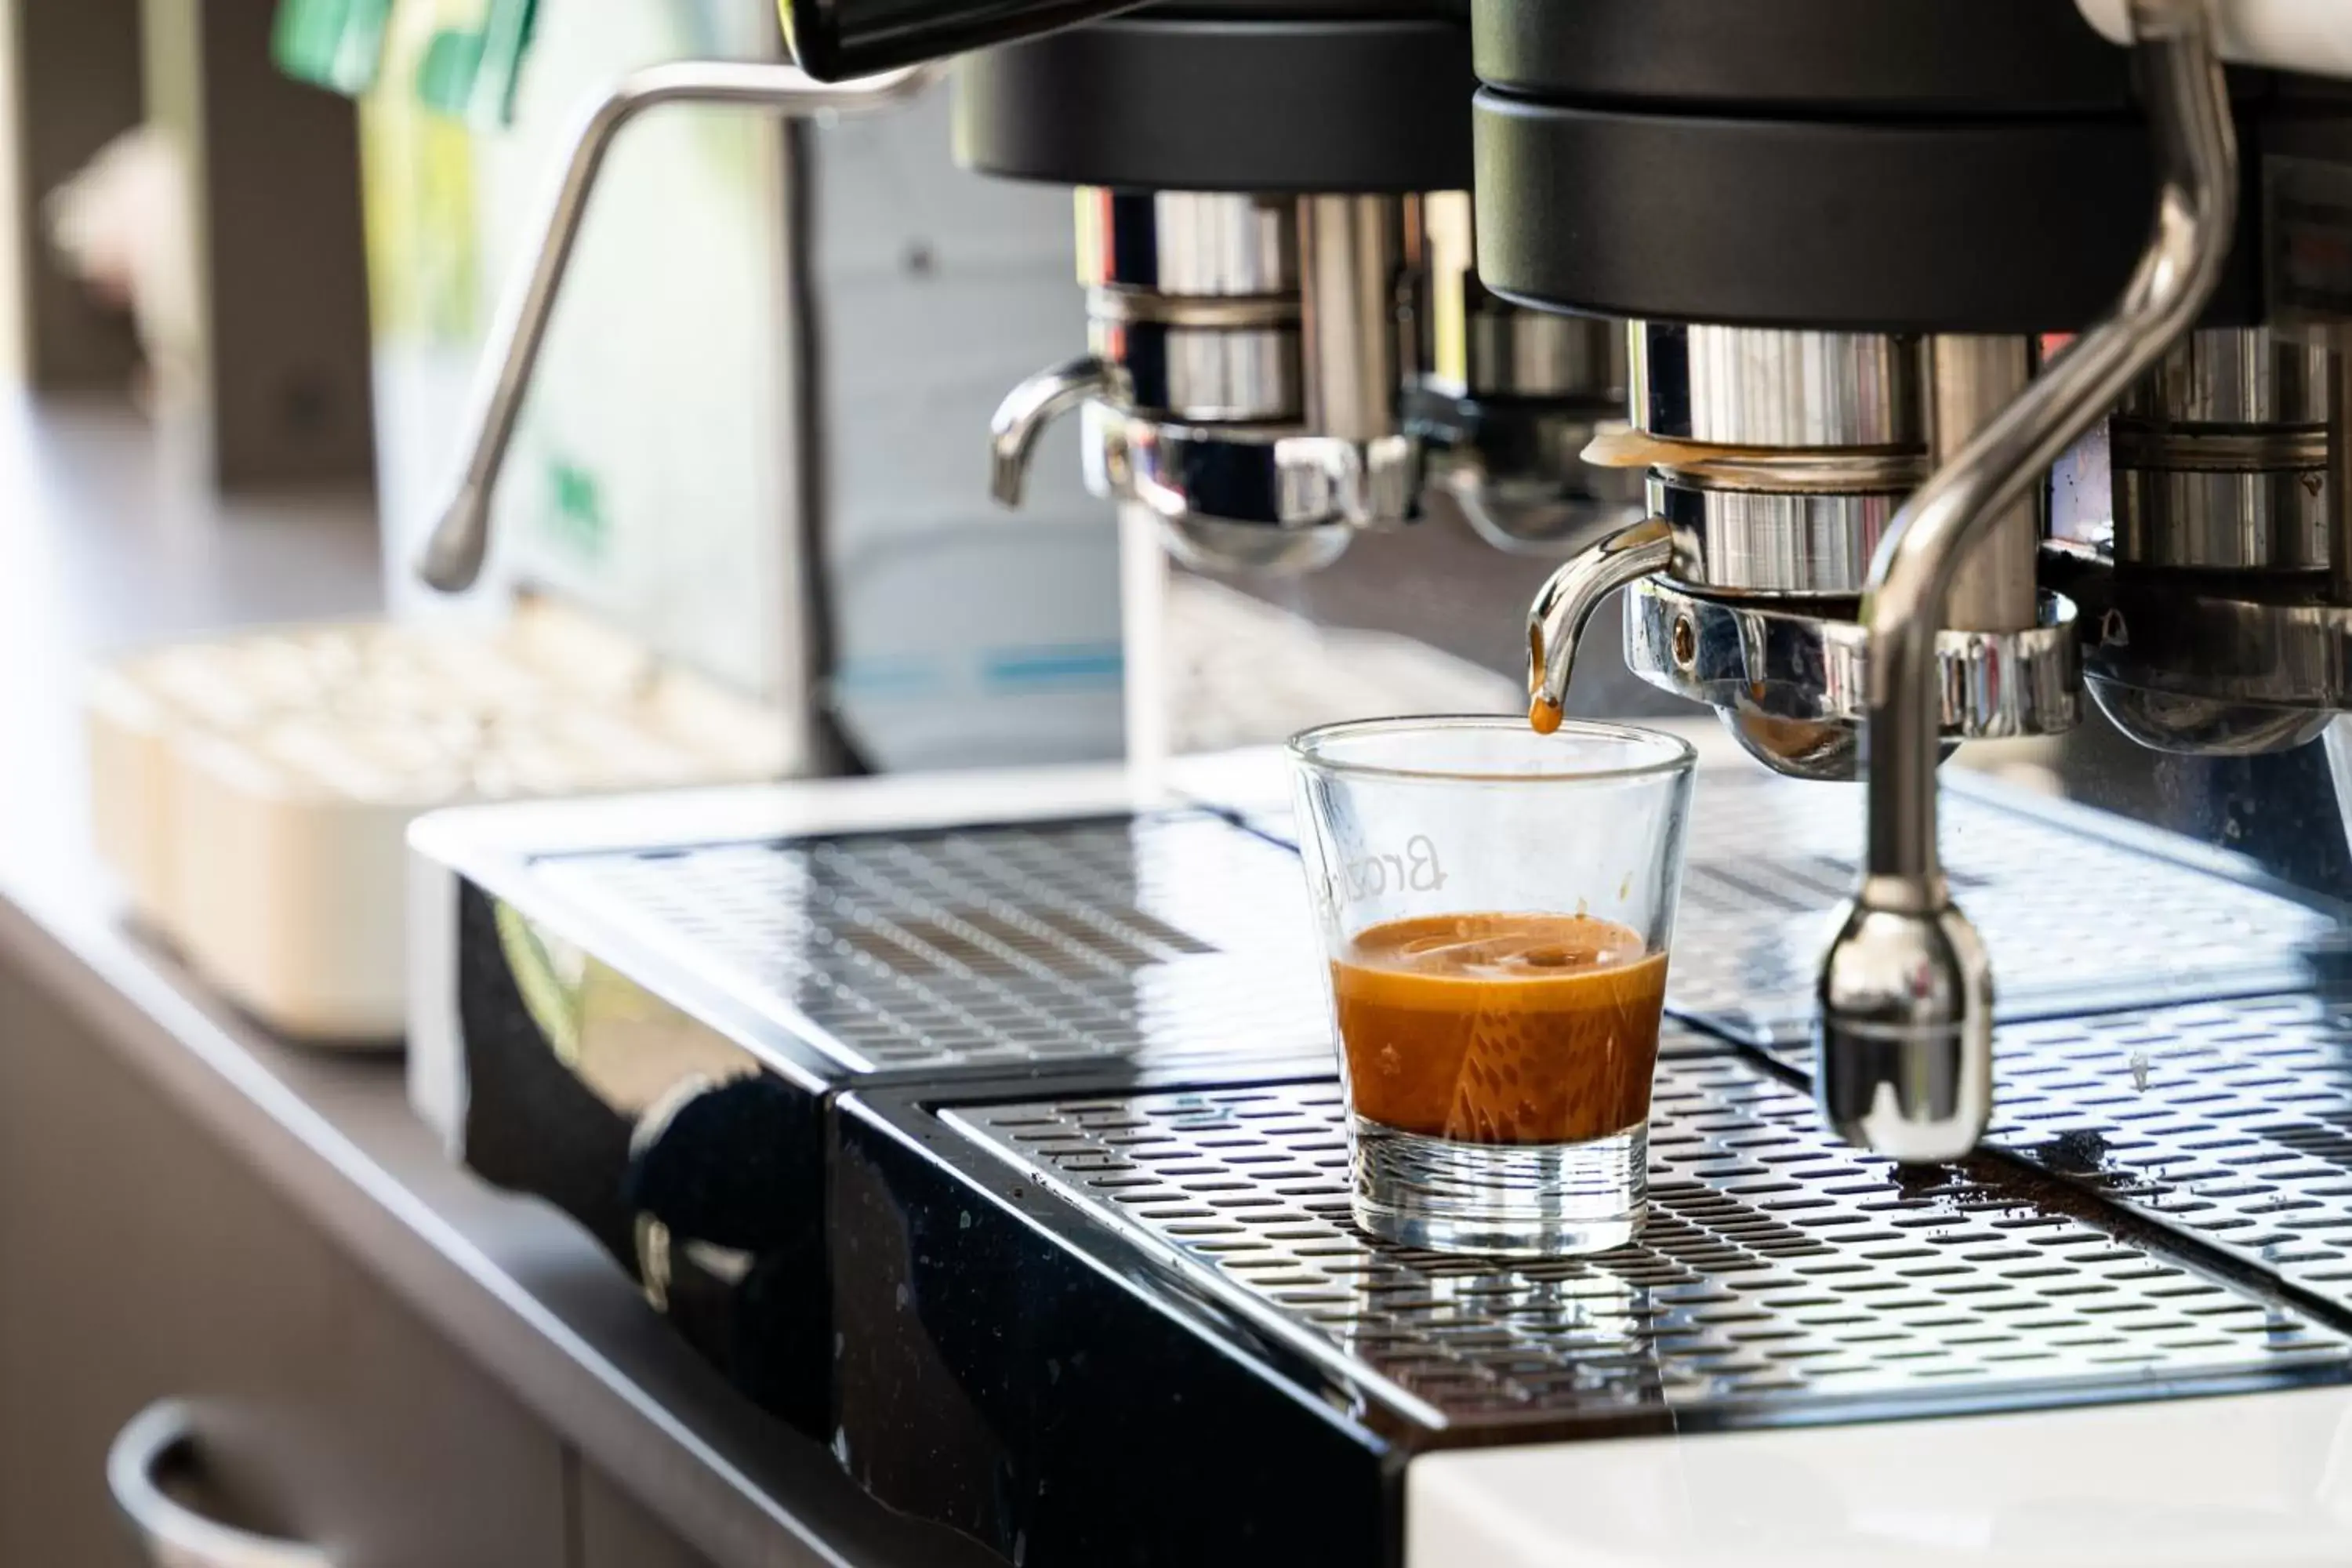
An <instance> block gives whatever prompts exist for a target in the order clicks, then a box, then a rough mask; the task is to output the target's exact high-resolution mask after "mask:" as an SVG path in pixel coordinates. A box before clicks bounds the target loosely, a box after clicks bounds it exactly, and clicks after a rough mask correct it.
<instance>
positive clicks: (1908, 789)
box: [1815, 0, 2238, 1162]
mask: <svg viewBox="0 0 2352 1568" xmlns="http://www.w3.org/2000/svg"><path fill="white" fill-rule="evenodd" d="M2209 4H2210V0H2133V3H2132V7H2131V16H2132V26H2133V37H2134V45H2133V47H2134V51H2135V53H2136V54H2137V57H2138V60H2137V63H2138V65H2139V68H2140V70H2139V77H2140V80H2141V81H2142V82H2143V84H2144V87H2145V91H2146V96H2147V110H2148V118H2149V121H2150V126H2151V129H2152V131H2153V132H2154V135H2155V142H2156V152H2157V164H2158V177H2159V182H2160V183H2159V187H2158V198H2157V209H2156V220H2155V229H2154V233H2153V235H2152V236H2151V237H2150V239H2149V241H2148V244H2147V249H2146V250H2145V252H2144V253H2143V255H2142V257H2141V258H2140V262H2139V265H2138V267H2137V269H2136V270H2135V271H2134V272H2133V274H2132V277H2131V280H2130V282H2129V284H2128V285H2127V286H2126V289H2125V290H2124V293H2123V296H2122V298H2121V299H2120V300H2119V301H2118V302H2117V304H2116V307H2115V309H2114V310H2113V311H2111V312H2110V314H2109V315H2108V316H2107V317H2106V318H2105V320H2104V321H2101V322H2100V323H2099V324H2098V325H2097V326H2096V327H2095V328H2093V329H2092V330H2091V331H2089V332H2087V333H2085V334H2084V336H2083V337H2082V338H2081V339H2080V340H2078V341H2077V342H2075V343H2074V346H2073V347H2071V348H2070V349H2068V350H2067V351H2065V352H2064V353H2062V354H2060V355H2059V356H2058V357H2057V359H2055V360H2054V361H2053V363H2051V364H2050V365H2049V366H2048V367H2047V368H2046V369H2045V370H2044V371H2043V372H2042V374H2041V375H2040V376H2039V377H2037V378H2036V379H2035V380H2033V381H2032V383H2031V384H2029V385H2028V387H2027V389H2026V390H2025V392H2024V393H2023V394H2022V395H2020V396H2019V397H2017V398H2016V399H2015V400H2014V401H2013V402H2011V404H2009V405H2008V406H2007V407H2005V408H2004V409H2002V410H2001V412H2000V414H1999V415H1998V416H1995V417H1994V418H1993V419H1992V420H1991V422H1990V424H1988V425H1986V426H1984V427H1983V428H1982V429H1981V431H1980V432H1979V434H1978V435H1977V437H1975V438H1974V439H1973V440H1971V441H1970V442H1969V444H1968V445H1967V446H1966V447H1963V448H1962V449H1961V451H1960V452H1959V454H1958V457H1956V458H1953V459H1952V460H1951V461H1949V462H1948V463H1946V464H1945V465H1944V466H1943V467H1941V468H1938V469H1937V472H1936V473H1935V474H1934V475H1933V476H1931V477H1930V478H1929V479H1928V480H1927V484H1926V485H1924V486H1923V487H1921V488H1920V489H1919V490H1918V491H1917V492H1916V493H1915V494H1914V495H1913V496H1912V497H1911V499H1910V500H1909V501H1907V502H1906V504H1905V505H1904V507H1903V509H1902V510H1901V512H1900V513H1899V514H1898V515H1897V517H1896V519H1895V524H1894V526H1893V528H1892V529H1891V530H1890V531H1889V532H1888V534H1887V536H1886V538H1885V540H1884V541H1883V542H1882V543H1881V544H1880V547H1879V550H1878V553H1877V555H1876V557H1875V559H1874V561H1873V563H1872V566H1871V574H1870V584H1869V588H1868V591H1867V594H1866V595H1865V598H1864V608H1863V618H1864V624H1865V625H1866V626H1867V628H1868V646H1867V661H1866V664H1865V672H1866V679H1867V694H1866V695H1867V707H1866V710H1865V718H1864V738H1863V743H1864V770H1865V777H1866V780H1867V785H1868V806H1867V858H1866V863H1865V867H1864V874H1863V877H1862V883H1861V886H1860V888H1859V889H1857V891H1856V893H1855V896H1854V900H1853V906H1852V908H1851V910H1849V912H1848V914H1847V916H1846V919H1845V921H1844V925H1843V929H1842V930H1841V931H1839V933H1838V935H1837V938H1836V940H1835V941H1834V942H1832V944H1831V947H1830V951H1829V953H1828V955H1827V957H1826V958H1825V960H1824V961H1823V963H1822V974H1821V984H1820V1001H1821V1015H1822V1020H1821V1033H1820V1037H1819V1039H1818V1042H1817V1063H1816V1071H1815V1085H1816V1090H1815V1091H1816V1093H1817V1095H1818V1096H1819V1098H1820V1100H1821V1104H1822V1110H1823V1112H1824V1113H1825V1114H1826V1115H1827V1117H1828V1118H1829V1120H1830V1121H1831V1122H1832V1125H1833V1126H1834V1127H1835V1128H1836V1129H1837V1131H1838V1132H1839V1133H1840V1134H1841V1135H1842V1136H1843V1137H1845V1138H1847V1139H1849V1140H1851V1141H1853V1142H1859V1143H1864V1144H1866V1145H1868V1146H1869V1147H1870V1148H1872V1149H1874V1150H1875V1151H1877V1152H1880V1153H1882V1154H1885V1155H1889V1156H1891V1157H1893V1158H1895V1159H1896V1160H1901V1161H1922V1162H1925V1161H1941V1160H1953V1159H1958V1158H1960V1157H1961V1156H1963V1155H1965V1154H1967V1153H1968V1152H1969V1150H1970V1149H1972V1148H1973V1147H1975V1145H1976V1142H1977V1140H1978V1138H1979V1135H1980V1134H1981V1133H1982V1132H1983V1131H1984V1128H1985V1124H1986V1121H1987V1120H1988V1118H1989V1116H1990V1110H1991V1103H1992V974H1991V967H1990V963H1989V962H1988V960H1987V958H1986V954H1985V950H1984V945H1983V943H1982V942H1981V941H1980V940H1979V937H1978V935H1977V933H1976V931H1975V930H1974V928H1972V927H1971V926H1970V925H1969V922H1968V921H1967V919H1966V918H1965V917H1964V916H1963V915H1962V914H1961V913H1960V911H1959V910H1958V908H1957V907H1955V906H1954V904H1953V903H1952V900H1951V895H1950V890H1949V889H1948V886H1947V885H1946V883H1945V879H1944V876H1943V872H1942V869H1941V867H1940V865H1939V863H1938V860H1937V843H1936V763H1937V712H1938V709H1939V694H1938V692H1937V658H1936V645H1937V632H1938V630H1939V628H1941V627H1942V626H1943V625H1944V624H1945V618H1946V614H1947V601H1948V596H1949V594H1950V591H1951V587H1952V584H1953V582H1954V580H1955V578H1956V576H1957V574H1958V567H1959V563H1960V562H1961V560H1962V558H1963V557H1964V556H1965V555H1966V554H1967V552H1968V551H1969V547H1970V546H1971V545H1972V544H1973V543H1974V542H1976V541H1977V540H1978V539H1979V537H1980V536H1981V535H1982V534H1983V533H1984V531H1986V529H1987V528H1988V527H1989V526H1990V525H1991V524H1992V523H1993V522H1994V521H1995V520H1996V519H1998V518H1999V517H2000V515H2001V514H2002V512H2003V510H2004V509H2006V508H2008V507H2010V506H2011V505H2012V504H2013V503H2014V502H2016V501H2017V500H2020V499H2021V497H2023V496H2024V495H2025V494H2026V493H2027V491H2028V489H2029V487H2030V486H2032V484H2034V483H2035V482H2036V481H2037V480H2038V479H2040V478H2041V476H2042V473H2043V471H2044V470H2046V469H2047V468H2049V466H2050V465H2051V464H2052V463H2053V462H2054V461H2055V460H2056V459H2057V458H2058V457H2059V455H2060V454H2061V453H2062V452H2063V451H2064V450H2065V449H2066V448H2067V447H2069V446H2071V445H2072V444H2073V443H2074V440H2075V439H2076V438H2077V437H2080V436H2081V435H2082V434H2083V432H2084V430H2086V429H2088V428H2089V427H2090V426H2091V425H2092V424H2093V423H2094V422H2095V421H2096V420H2097V419H2099V418H2100V417H2102V416H2104V415H2105V413H2106V411H2107V410H2108V409H2109V408H2110V407H2111V406H2113V405H2114V404H2115V403H2116V401H2117V399H2119V398H2120V397H2121V396H2122V395H2123V394H2124V393H2125V391H2126V388H2127V387H2128V386H2129V385H2130V384H2131V383H2132V381H2133V380H2134V379H2135V378H2136V377H2137V376H2138V375H2139V374H2142V373H2143V372H2144V371H2146V370H2147V368H2148V367H2149V366H2150V365H2151V364H2153V363H2155V362H2156V360H2157V359H2158V356H2159V355H2161V354H2162V353H2164V352H2165V350H2166V349H2167V348H2168V347H2169V346H2170V345H2171V344H2172V343H2173V342H2175V341H2176V340H2178V339H2179V337H2180V336H2181V335H2182V334H2183V333H2184V332H2186V331H2189V328H2190V326H2191V325H2192V324H2194V322H2195V321H2196V320H2197V317H2198V315H2199V313H2200V311H2201V310H2203V308H2204V305H2205V303H2206V301H2207V300H2208V299H2209V298H2210V296H2211V294H2212V291H2213V289H2214V287H2215V285H2216V284H2217V282H2218V281H2219V279H2220V277H2221V268H2222V263H2223V261H2224V259H2225V258H2226V257H2227V255H2228V253H2229V249H2230V244H2231V230H2232V226H2233V224H2234V222H2235V216H2236V210H2237V195H2238V176H2237V162H2236V158H2237V153H2236V146H2235V141H2234V136H2233V133H2232V132H2231V122H2230V114H2229V98H2228V93H2227V89H2226V88H2225V86H2224V83H2223V80H2222V75H2221V61H2220V58H2219V56H2218V55H2217V53H2216V51H2215V47H2214V43H2213V37H2212V19H2211V16H2210V14H2209V10H2208V6H2209Z"/></svg>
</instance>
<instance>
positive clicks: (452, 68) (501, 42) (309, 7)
mask: <svg viewBox="0 0 2352 1568" xmlns="http://www.w3.org/2000/svg"><path fill="white" fill-rule="evenodd" d="M398 3H399V0H278V23H277V26H276V27H275V29H274V30H273V31H272V33H271V36H270V50H271V53H272V55H273V57H274V58H276V59H277V61H278V69H280V70H282V71H284V72H285V73H286V74H287V75H288V76H290V77H292V78H294V79H296V80H297V81H307V82H310V83H311V84H312V85H314V86H317V87H323V88H327V89H331V90H332V91H335V92H340V93H344V94H347V95H349V96H351V97H353V98H356V97H358V96H360V95H361V94H362V93H364V92H366V91H367V90H368V89H371V88H373V87H374V86H375V84H376V81H377V79H379V78H380V77H381V76H382V75H383V50H384V37H385V34H386V33H387V31H388V30H389V28H390V26H391V25H392V9H393V6H394V5H396V4H398ZM443 9H445V10H446V9H447V7H446V6H445V7H443ZM538 20H539V0H480V5H479V8H478V10H477V11H476V12H475V14H474V16H473V19H472V20H471V21H470V22H467V23H464V24H460V25H457V26H444V27H439V28H436V30H435V32H434V34H433V39H432V42H431V43H430V44H428V45H427V46H426V47H425V56H424V58H423V59H422V60H420V61H419V62H418V63H417V67H416V98H417V101H418V102H420V103H422V104H424V105H425V108H427V109H430V110H434V111H435V112H436V113H440V114H446V115H449V116H452V117H453V118H456V119H459V120H463V121H466V122H467V124H469V125H475V126H480V127H483V128H485V129H495V128H498V127H500V126H504V125H508V124H510V123H512V121H513V120H514V102H515V89H516V87H517V85H518V83H519V82H520V79H521V77H522V61H523V56H524V55H525V54H526V53H528V52H529V51H530V38H531V29H532V27H533V26H536V25H537V23H538Z"/></svg>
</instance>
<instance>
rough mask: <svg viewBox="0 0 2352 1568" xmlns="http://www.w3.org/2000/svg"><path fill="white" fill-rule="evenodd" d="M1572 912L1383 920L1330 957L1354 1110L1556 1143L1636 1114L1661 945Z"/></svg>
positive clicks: (1422, 1127)
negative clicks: (1651, 949)
mask: <svg viewBox="0 0 2352 1568" xmlns="http://www.w3.org/2000/svg"><path fill="white" fill-rule="evenodd" d="M1642 949H1643V942H1642V939H1641V937H1640V936H1639V935H1638V934H1637V933H1636V932H1634V931H1629V930H1628V929H1626V928H1625V927H1623V926H1621V925H1618V924H1617V923H1615V922H1614V921H1603V920H1595V919H1592V918H1591V917H1590V916H1586V915H1522V914H1466V915H1436V916H1431V917H1428V918H1425V919H1421V920H1410V921H1391V922H1389V923H1388V924H1386V925H1378V926H1374V927H1372V928H1371V929H1370V930H1369V931H1364V932H1363V933H1362V934H1361V935H1360V936H1358V937H1357V938H1356V939H1355V940H1354V941H1353V942H1350V943H1349V945H1348V951H1347V952H1345V953H1344V954H1343V955H1342V956H1341V957H1339V958H1338V959H1335V960H1333V961H1332V964H1331V988H1332V992H1333V995H1334V997H1335V999H1336V1001H1337V1004H1338V1012H1339V1042H1340V1047H1341V1049H1342V1050H1344V1051H1345V1052H1346V1053H1347V1058H1348V1082H1349V1092H1350V1096H1351V1098H1352V1100H1353V1101H1354V1104H1355V1110H1356V1113H1357V1114H1358V1115H1360V1116H1362V1117H1365V1118H1368V1119H1369V1120H1370V1121H1378V1122H1381V1123H1382V1124H1384V1125H1386V1126H1390V1127H1394V1128H1398V1129H1400V1130H1402V1131H1406V1132H1419V1133H1424V1134H1426V1135H1428V1136H1431V1137H1435V1138H1454V1139H1459V1140H1462V1141H1464V1142H1474V1143H1568V1142H1581V1141H1582V1140H1585V1139H1589V1138H1602V1137H1607V1136H1608V1135H1610V1134H1611V1133H1614V1132H1622V1131H1625V1130H1626V1129H1628V1128H1630V1127H1632V1126H1633V1125H1634V1124H1635V1123H1637V1122H1639V1121H1642V1119H1643V1117H1645V1116H1647V1115H1648V1114H1649V1110H1650V1074H1651V1071H1652V1069H1653V1068H1655V1067H1656V1065H1657V1059H1658V1019H1659V1016H1660V1014H1661V1012H1662V1011H1663V1010H1664V1005H1665V996H1666V955H1665V954H1664V953H1662V952H1657V953H1645V952H1643V950H1642Z"/></svg>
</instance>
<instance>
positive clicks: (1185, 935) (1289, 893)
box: [534, 812, 1330, 1072]
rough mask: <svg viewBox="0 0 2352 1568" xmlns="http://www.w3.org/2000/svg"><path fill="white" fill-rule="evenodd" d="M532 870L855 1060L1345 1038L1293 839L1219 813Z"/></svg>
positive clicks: (957, 1063)
mask: <svg viewBox="0 0 2352 1568" xmlns="http://www.w3.org/2000/svg"><path fill="white" fill-rule="evenodd" d="M534 870H535V872H536V874H537V875H538V876H539V877H540V878H541V879H542V880H543V881H544V882H545V883H546V885H547V886H549V887H550V889H551V890H553V891H555V892H557V893H558V894H560V895H562V896H564V897H566V898H568V899H570V900H573V901H575V902H577V903H579V904H580V905H582V906H583V907H584V908H586V909H588V910H592V911H593V912H595V913H596V914H598V915H599V916H600V917H602V918H603V919H604V920H606V921H610V922H613V923H614V924H615V925H617V926H619V927H620V928H621V929H623V930H625V931H629V932H630V933H631V934H632V935H633V936H635V937H636V938H638V939H639V940H642V941H643V942H646V944H647V945H648V946H649V947H651V948H652V949H653V950H654V951H656V952H659V953H660V954H662V955H663V956H664V957H665V958H666V959H667V960H668V961H670V962H672V963H676V964H678V965H680V966H683V967H684V968H686V969H687V970H688V972H690V973H694V974H696V975H698V976H700V977H703V978H705V979H707V980H708V981H709V982H710V983H712V984H716V985H718V986H719V987H720V988H721V989H723V990H724V991H725V993H726V994H729V995H730V996H733V997H735V998H737V999H739V1000H740V1001H742V1002H744V1003H746V1004H747V1005H751V1006H752V1007H753V1008H754V1009H755V1010H757V1011H759V1012H761V1014H762V1015H763V1016H768V1017H771V1018H772V1019H774V1020H776V1021H777V1022H779V1023H781V1024H782V1025H783V1026H786V1027H788V1028H791V1029H793V1030H794V1031H795V1032H797V1033H799V1034H801V1035H803V1037H808V1038H809V1039H810V1040H811V1042H812V1043H813V1044H814V1045H816V1046H817V1047H819V1048H821V1049H824V1050H825V1051H827V1052H828V1053H829V1054H831V1055H832V1056H833V1057H835V1058H836V1059H837V1060H839V1061H840V1062H841V1063H842V1064H843V1065H844V1066H845V1068H849V1069H851V1070H853V1071H861V1072H863V1071H898V1070H909V1069H925V1068H961V1067H965V1066H971V1067H974V1068H1001V1067H1004V1066H1007V1065H1030V1064H1036V1063H1045V1062H1054V1061H1063V1060H1084V1059H1089V1058H1110V1057H1124V1058H1152V1059H1154V1060H1165V1061H1171V1062H1175V1061H1183V1060H1190V1059H1199V1058H1213V1059H1217V1060H1220V1061H1231V1060H1234V1059H1235V1058H1241V1057H1244V1056H1257V1057H1276V1058H1297V1057H1298V1056H1301V1055H1307V1054H1313V1053H1318V1052H1322V1051H1327V1050H1328V1048H1329V1041H1330V1026H1329V1022H1328V1011H1327V1004H1326V1001H1325V996H1324V982H1323V979H1322V967H1323V960H1322V954H1321V949H1320V946H1319V944H1318V942H1317V939H1316V938H1315V935H1314V932H1313V930H1312V927H1311V925H1310V922H1309V918H1308V914H1307V896H1306V891H1305V889H1304V887H1303V885H1302V883H1301V879H1300V878H1299V874H1298V866H1297V859H1296V858H1295V857H1294V856H1292V855H1291V854H1289V853H1287V852H1286V851H1285V850H1283V849H1281V848H1280V847H1276V846H1273V845H1269V844H1267V843H1266V842H1265V840H1263V839H1261V838H1258V837H1255V836H1254V835H1251V834H1249V833H1246V832H1244V831H1243V830H1242V829H1240V828H1237V827H1235V826H1233V825H1232V824H1230V823H1228V822H1226V821H1224V820H1223V819H1222V818H1220V817H1217V816H1211V815H1209V814H1207V813H1199V812H1187V813H1177V814H1169V815H1161V816H1139V817H1135V818H1132V819H1128V818H1118V819H1113V820H1102V821H1088V822H1076V823H1050V824H1040V825H1022V826H982V827H971V828H957V829H951V830H946V831H939V832H927V833H890V834H883V833H876V834H859V835H842V836H832V837H809V838H804V839H793V840H787V841H783V842H775V843H750V844H722V845H716V846H712V847H707V848H698V849H688V850H680V851H661V852H655V853H636V854H593V855H580V856H566V857H560V858H551V859H547V860H542V861H540V862H539V863H538V864H537V865H536V866H535V867H534Z"/></svg>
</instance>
